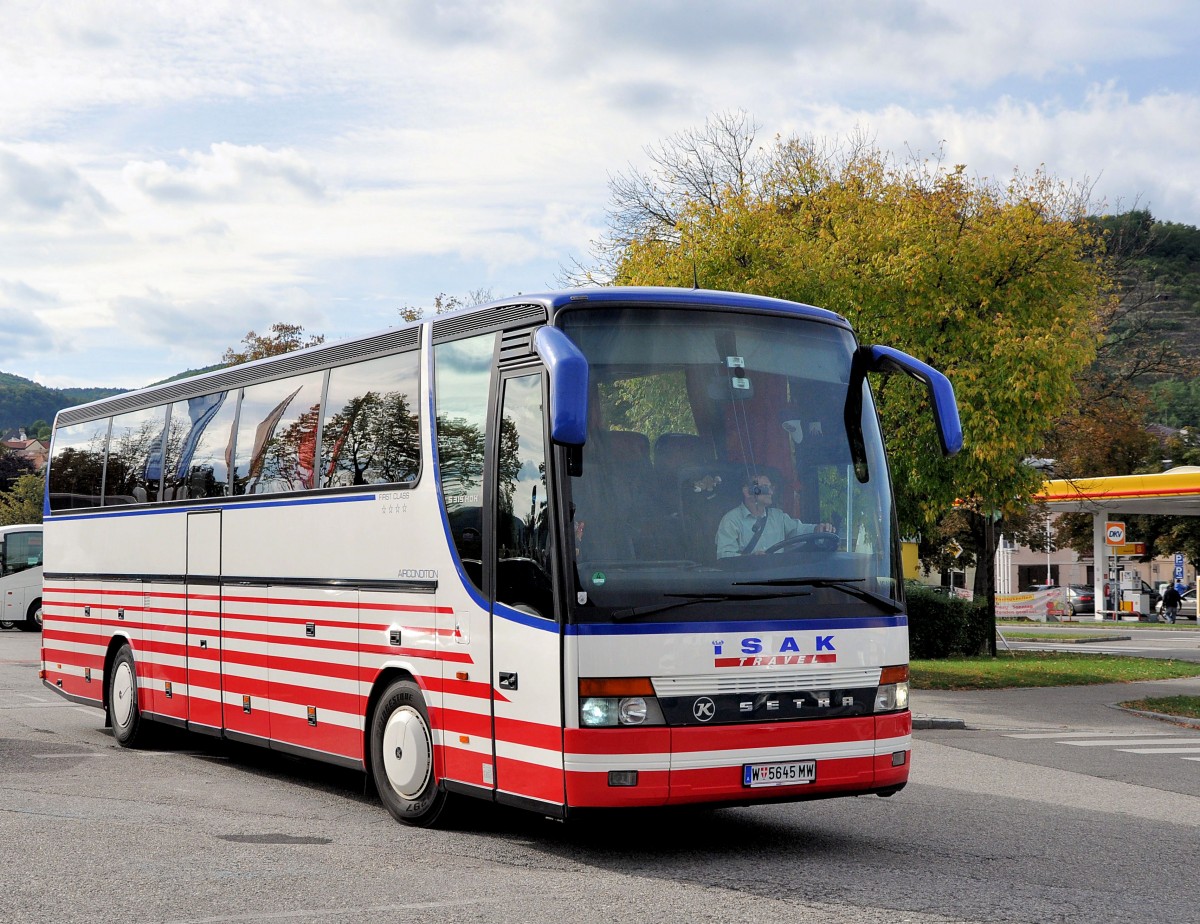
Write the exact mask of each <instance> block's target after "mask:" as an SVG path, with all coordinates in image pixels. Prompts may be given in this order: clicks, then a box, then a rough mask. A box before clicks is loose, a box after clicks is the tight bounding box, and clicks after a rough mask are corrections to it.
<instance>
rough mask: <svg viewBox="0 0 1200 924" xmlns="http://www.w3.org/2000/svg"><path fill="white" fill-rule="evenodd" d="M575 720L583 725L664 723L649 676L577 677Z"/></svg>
mask: <svg viewBox="0 0 1200 924" xmlns="http://www.w3.org/2000/svg"><path fill="white" fill-rule="evenodd" d="M579 724H580V726H582V727H583V728H612V727H615V726H623V727H630V726H636V725H664V724H666V723H665V722H664V720H663V714H662V710H661V709H660V708H659V705H658V700H657V699H656V698H655V696H654V687H653V686H652V684H651V683H650V680H649V678H643V677H639V678H596V679H583V680H580V681H579Z"/></svg>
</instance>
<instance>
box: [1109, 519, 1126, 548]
mask: <svg viewBox="0 0 1200 924" xmlns="http://www.w3.org/2000/svg"><path fill="white" fill-rule="evenodd" d="M1104 541H1105V543H1107V544H1108V545H1124V544H1125V524H1124V523H1105V524H1104Z"/></svg>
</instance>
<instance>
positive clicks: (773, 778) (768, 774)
mask: <svg viewBox="0 0 1200 924" xmlns="http://www.w3.org/2000/svg"><path fill="white" fill-rule="evenodd" d="M816 779H817V762H816V761H815V760H793V761H789V762H787V763H780V764H743V765H742V785H743V786H751V787H756V786H798V785H800V784H802V783H815V782H816Z"/></svg>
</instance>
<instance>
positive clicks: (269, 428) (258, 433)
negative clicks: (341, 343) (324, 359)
mask: <svg viewBox="0 0 1200 924" xmlns="http://www.w3.org/2000/svg"><path fill="white" fill-rule="evenodd" d="M324 377H325V374H324V373H323V372H311V373H308V374H307V375H300V376H296V377H294V378H290V379H281V380H279V381H277V382H264V383H262V384H261V385H251V386H248V387H247V388H245V389H244V390H243V392H242V409H241V414H240V415H239V417H238V432H237V450H236V452H237V459H236V461H235V463H234V474H233V493H234V494H272V493H275V492H278V491H303V490H306V489H308V488H312V487H314V486H315V483H316V481H315V475H316V465H317V419H318V416H319V414H320V410H321V385H322V383H323V381H324Z"/></svg>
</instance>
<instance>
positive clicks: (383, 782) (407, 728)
mask: <svg viewBox="0 0 1200 924" xmlns="http://www.w3.org/2000/svg"><path fill="white" fill-rule="evenodd" d="M371 775H372V777H373V779H374V781H375V789H376V790H377V791H378V792H379V798H380V800H381V801H382V802H383V804H384V807H385V808H387V810H388V811H389V812H390V813H391V815H392V817H393V818H395V819H396V820H397V821H401V822H403V823H404V824H406V825H413V826H416V827H421V828H429V827H432V826H433V825H434V824H436V823H437V820H438V817H439V816H440V815H441V814H442V810H443V809H444V808H445V807H446V792H445V790H443V789H442V788H441V787H440V786H439V785H438V781H437V777H436V774H435V773H434V770H433V732H432V730H431V728H430V725H429V710H428V709H427V708H426V706H425V698H424V697H423V696H422V695H421V689H420V687H418V686H417V685H416V684H415V683H413V682H412V681H411V680H397V681H395V682H394V683H392V684H391V685H390V686H389V687H388V688H387V689H386V690H385V691H384V693H383V696H382V697H380V699H379V705H378V706H376V708H375V714H374V717H373V718H372V720H371Z"/></svg>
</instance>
